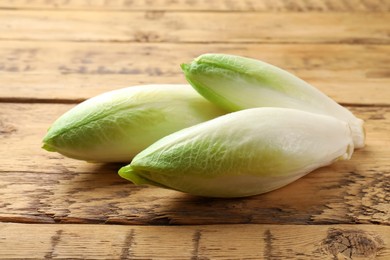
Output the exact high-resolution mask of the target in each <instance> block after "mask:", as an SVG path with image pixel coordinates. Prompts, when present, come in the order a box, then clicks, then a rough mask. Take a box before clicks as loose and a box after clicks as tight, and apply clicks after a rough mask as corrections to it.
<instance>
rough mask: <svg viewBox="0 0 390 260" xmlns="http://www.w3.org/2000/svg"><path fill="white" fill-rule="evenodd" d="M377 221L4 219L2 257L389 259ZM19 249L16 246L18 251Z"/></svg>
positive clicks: (386, 238) (385, 230) (384, 231)
mask: <svg viewBox="0 0 390 260" xmlns="http://www.w3.org/2000/svg"><path fill="white" fill-rule="evenodd" d="M389 234H390V227H385V226H376V225H358V226H357V225H333V226H320V225H318V226H304V225H295V226H294V225H281V226H277V225H212V226H171V227H169V226H116V225H70V224H69V225H42V224H35V225H27V224H11V223H0V257H1V258H7V259H8V258H18V259H19V258H23V259H25V258H34V259H52V258H61V259H292V258H294V259H378V260H379V259H383V260H384V259H389V258H390V247H389V245H390V235H389ZM16 249H17V250H16Z"/></svg>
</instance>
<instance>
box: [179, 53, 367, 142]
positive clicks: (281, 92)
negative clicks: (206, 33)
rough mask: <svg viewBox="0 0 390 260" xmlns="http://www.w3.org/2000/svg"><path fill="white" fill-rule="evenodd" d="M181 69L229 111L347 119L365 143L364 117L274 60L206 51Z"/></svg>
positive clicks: (201, 90)
mask: <svg viewBox="0 0 390 260" xmlns="http://www.w3.org/2000/svg"><path fill="white" fill-rule="evenodd" d="M182 69H183V71H184V73H185V76H186V78H187V80H188V82H189V83H191V85H192V86H193V87H194V88H195V89H196V90H197V91H198V92H199V93H200V94H202V95H203V96H204V97H205V98H207V99H209V100H210V101H212V102H213V103H215V104H217V105H219V106H220V107H222V108H224V109H226V110H228V111H238V110H242V109H247V108H254V107H285V108H294V109H299V110H303V111H308V112H313V113H317V114H324V115H330V116H333V117H336V118H338V119H340V120H343V121H345V122H348V123H349V124H350V126H351V129H352V133H353V139H354V143H355V148H361V147H363V146H364V139H365V136H364V129H363V121H362V120H361V119H359V118H357V117H355V116H354V115H353V114H352V113H351V112H350V111H349V110H348V109H346V108H344V107H342V106H340V105H339V104H337V103H336V102H335V101H334V100H332V99H331V98H329V97H328V96H326V95H325V94H323V93H322V92H321V91H319V90H318V89H316V88H315V87H313V86H311V85H310V84H308V83H307V82H305V81H303V80H301V79H300V78H298V77H296V76H294V75H293V74H291V73H289V72H287V71H285V70H282V69H280V68H278V67H276V66H273V65H271V64H268V63H265V62H262V61H259V60H255V59H249V58H244V57H240V56H234V55H226V54H204V55H201V56H199V57H198V58H196V59H195V60H194V61H193V62H191V63H190V64H183V65H182Z"/></svg>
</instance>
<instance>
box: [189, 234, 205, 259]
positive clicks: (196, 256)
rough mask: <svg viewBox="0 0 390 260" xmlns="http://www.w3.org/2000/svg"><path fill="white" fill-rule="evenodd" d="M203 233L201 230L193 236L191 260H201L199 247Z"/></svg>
mask: <svg viewBox="0 0 390 260" xmlns="http://www.w3.org/2000/svg"><path fill="white" fill-rule="evenodd" d="M201 238H202V233H201V231H200V230H196V231H195V232H194V234H193V236H192V243H193V250H192V256H191V260H199V259H200V258H199V245H200V239H201Z"/></svg>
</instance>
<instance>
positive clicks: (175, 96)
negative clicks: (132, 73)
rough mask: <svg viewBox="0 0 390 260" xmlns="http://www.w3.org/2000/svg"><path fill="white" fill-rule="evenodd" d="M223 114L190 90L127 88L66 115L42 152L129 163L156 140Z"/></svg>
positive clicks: (182, 87)
mask: <svg viewBox="0 0 390 260" xmlns="http://www.w3.org/2000/svg"><path fill="white" fill-rule="evenodd" d="M224 113H225V112H224V111H222V110H221V109H220V108H218V107H217V106H215V105H213V104H212V103H210V102H209V101H207V100H206V99H204V98H203V97H202V96H201V95H199V94H198V93H197V92H196V91H195V90H193V89H192V87H190V86H189V85H144V86H134V87H128V88H124V89H119V90H114V91H111V92H107V93H104V94H101V95H99V96H96V97H94V98H91V99H89V100H87V101H85V102H83V103H81V104H79V105H77V106H76V107H74V108H73V109H71V110H70V111H68V112H66V113H65V114H64V115H62V116H61V117H60V118H58V119H57V121H55V122H54V123H53V125H52V126H51V127H50V129H49V131H48V132H47V134H46V136H45V137H44V139H43V148H44V149H46V150H48V151H55V152H58V153H61V154H63V155H65V156H68V157H71V158H75V159H81V160H86V161H96V162H129V161H130V160H131V159H132V158H133V157H134V156H135V155H136V154H137V153H139V152H140V151H142V150H143V149H145V148H146V147H148V146H149V145H151V144H152V143H154V142H155V141H157V140H158V139H160V138H162V137H164V136H166V135H168V134H171V133H173V132H175V131H178V130H181V129H183V128H185V127H189V126H192V125H195V124H198V123H201V122H204V121H207V120H209V119H212V118H215V117H218V116H220V115H222V114H224Z"/></svg>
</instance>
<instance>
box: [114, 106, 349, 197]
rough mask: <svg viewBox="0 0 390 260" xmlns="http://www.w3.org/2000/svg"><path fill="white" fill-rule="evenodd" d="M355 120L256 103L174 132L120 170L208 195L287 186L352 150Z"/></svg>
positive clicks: (232, 194)
mask: <svg viewBox="0 0 390 260" xmlns="http://www.w3.org/2000/svg"><path fill="white" fill-rule="evenodd" d="M353 149H354V146H353V141H352V136H351V131H350V127H349V126H348V124H347V123H346V122H344V121H341V120H338V119H336V118H334V117H330V116H325V115H319V114H314V113H309V112H305V111H300V110H295V109H288V108H253V109H247V110H242V111H238V112H234V113H231V114H227V115H224V116H221V117H218V118H216V119H213V120H210V121H207V122H204V123H201V124H198V125H195V126H192V127H189V128H186V129H183V130H181V131H178V132H176V133H173V134H171V135H169V136H167V137H165V138H163V139H161V140H159V141H157V142H156V143H154V144H153V145H151V146H150V147H148V148H147V149H145V150H144V151H142V152H141V153H139V154H138V155H137V156H136V157H135V158H134V159H133V161H132V162H131V163H130V164H129V165H127V166H125V167H123V168H121V169H120V171H119V174H120V175H121V176H122V177H123V178H126V179H128V180H130V181H132V182H133V183H135V184H150V185H156V186H161V187H165V188H169V189H174V190H178V191H182V192H187V193H190V194H194V195H200V196H209V197H243V196H251V195H255V194H260V193H264V192H268V191H271V190H274V189H277V188H279V187H282V186H284V185H286V184H288V183H290V182H292V181H294V180H296V179H298V178H300V177H302V176H303V175H305V174H307V173H309V172H311V171H313V170H314V169H316V168H319V167H322V166H325V165H329V164H331V163H332V162H334V161H337V160H344V159H349V158H350V157H351V155H352V153H353Z"/></svg>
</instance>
